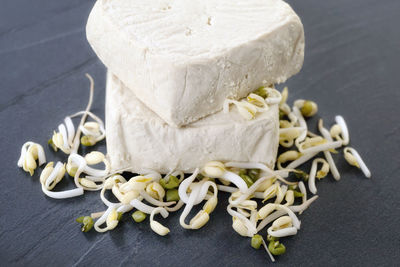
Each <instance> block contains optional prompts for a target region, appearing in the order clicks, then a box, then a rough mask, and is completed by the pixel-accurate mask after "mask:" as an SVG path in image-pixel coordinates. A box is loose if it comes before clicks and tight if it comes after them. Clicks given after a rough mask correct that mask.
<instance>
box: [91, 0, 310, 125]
mask: <svg viewBox="0 0 400 267" xmlns="http://www.w3.org/2000/svg"><path fill="white" fill-rule="evenodd" d="M86 33H87V38H88V41H89V43H90V44H91V46H92V47H93V49H94V51H95V52H96V54H97V55H98V56H99V58H100V59H101V60H102V61H103V63H104V64H105V65H106V66H107V67H108V69H109V70H110V71H111V72H113V73H114V74H115V75H117V76H118V77H119V78H120V79H121V80H122V81H123V82H124V84H125V85H126V86H127V87H128V88H130V89H131V90H133V91H134V93H135V94H136V96H137V97H138V98H139V99H140V100H141V101H142V102H143V103H144V104H145V105H146V106H148V107H149V108H150V109H151V110H153V111H154V112H155V113H157V114H158V115H159V116H160V117H161V118H162V119H163V120H164V121H166V122H167V123H168V124H170V125H173V126H182V125H186V124H188V123H191V122H194V121H196V120H198V119H200V118H203V117H205V116H206V115H209V114H212V113H215V112H217V111H219V110H221V109H222V106H223V102H224V100H225V98H235V99H238V98H241V97H244V96H246V95H247V94H248V93H249V92H251V91H253V90H254V89H256V88H258V87H259V86H262V85H269V84H276V83H281V82H284V81H285V80H286V79H287V78H289V77H290V76H292V75H293V74H295V73H297V72H298V71H299V70H300V69H301V66H302V64H303V58H304V32H303V25H302V23H301V21H300V19H299V17H298V16H297V15H296V13H295V12H294V11H293V10H292V9H291V7H290V6H289V5H288V4H286V3H285V2H283V1H280V0H235V1H233V0H173V1H172V0H170V1H167V0H162V1H161V0H146V1H143V0H98V1H97V2H96V4H95V6H94V8H93V10H92V11H91V14H90V16H89V20H88V23H87V28H86Z"/></svg>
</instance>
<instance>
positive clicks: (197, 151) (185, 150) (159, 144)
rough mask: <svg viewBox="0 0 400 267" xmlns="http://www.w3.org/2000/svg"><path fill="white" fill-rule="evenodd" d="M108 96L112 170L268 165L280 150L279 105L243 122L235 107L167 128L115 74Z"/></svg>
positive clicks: (111, 79)
mask: <svg viewBox="0 0 400 267" xmlns="http://www.w3.org/2000/svg"><path fill="white" fill-rule="evenodd" d="M106 91H107V96H106V135H107V138H106V140H107V153H108V157H109V159H110V162H111V168H112V169H113V170H119V169H123V168H126V167H131V168H132V171H133V172H136V173H143V172H146V171H148V170H155V171H158V172H160V173H168V172H170V171H173V170H181V171H184V172H187V173H190V172H193V170H194V169H195V168H197V167H202V166H203V165H204V164H205V163H207V162H208V161H211V160H222V161H251V162H262V163H265V164H267V165H268V166H270V167H272V166H273V164H274V162H275V158H276V154H277V149H278V141H279V132H278V130H279V129H278V127H279V118H278V107H277V105H273V106H271V107H270V109H269V110H268V111H267V112H263V113H258V114H257V116H256V118H255V119H253V120H251V121H247V120H245V119H244V118H243V117H242V116H241V115H240V114H239V113H238V111H237V110H235V108H234V107H232V108H231V109H232V110H231V111H230V112H229V113H223V112H222V111H221V112H218V113H216V114H213V115H210V116H207V117H206V118H204V119H201V120H198V121H196V122H194V123H191V124H189V125H187V126H184V127H181V128H176V127H172V126H170V125H168V124H166V123H165V122H164V121H163V120H162V119H161V118H160V117H159V116H158V115H156V114H155V113H154V112H152V111H151V110H150V109H149V108H147V107H146V106H145V105H144V104H142V103H141V102H140V101H139V100H138V99H137V98H136V97H135V95H134V94H133V92H132V91H131V90H129V89H128V88H126V87H125V86H124V85H123V84H122V82H121V81H119V80H118V78H117V77H116V76H114V75H111V74H108V77H107V88H106Z"/></svg>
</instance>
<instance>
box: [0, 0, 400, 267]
mask: <svg viewBox="0 0 400 267" xmlns="http://www.w3.org/2000/svg"><path fill="white" fill-rule="evenodd" d="M290 2H291V4H292V6H293V8H294V9H295V10H296V12H298V14H299V15H300V17H301V19H302V21H303V23H304V27H305V34H306V56H305V62H304V67H303V69H302V71H301V73H299V74H298V75H296V76H295V77H293V78H291V79H290V80H289V81H288V82H287V85H288V86H289V89H290V91H291V97H290V99H291V100H293V99H295V98H300V97H301V98H311V99H314V100H316V101H317V102H318V103H319V105H320V112H319V114H318V115H319V116H321V117H323V118H324V119H325V122H326V123H327V124H328V123H329V124H330V123H332V122H333V116H334V115H336V114H342V115H343V116H344V117H345V118H346V120H347V122H348V125H349V127H350V133H351V145H352V146H354V147H355V148H357V149H358V151H359V152H360V153H361V155H362V156H363V157H364V159H365V161H366V162H367V164H368V166H369V167H370V169H371V171H372V173H373V177H372V179H371V180H368V179H365V178H364V177H363V175H362V173H361V172H360V171H358V170H357V169H355V168H352V167H350V166H348V165H347V164H346V163H345V162H344V160H343V159H342V158H341V157H339V156H336V157H335V158H336V161H337V163H338V167H339V169H340V171H341V173H342V180H341V181H340V182H334V181H333V178H332V177H331V176H329V177H327V178H326V179H325V180H324V181H323V182H320V183H318V194H319V196H320V198H319V200H318V201H317V202H315V204H313V205H312V206H311V207H310V208H309V209H308V210H307V211H306V212H305V213H304V214H303V215H302V216H301V217H300V219H301V221H302V228H301V230H300V232H299V233H298V235H296V236H294V237H291V238H286V241H285V245H286V247H287V253H286V254H285V255H283V256H281V257H277V264H278V265H280V264H287V265H303V266H308V265H316V266H318V265H322V264H324V265H326V264H327V265H339V264H340V265H358V266H361V265H369V266H373V265H398V264H399V260H400V234H399V223H400V205H399V204H400V201H399V200H400V198H399V186H400V177H399V166H400V161H399V155H400V153H399V152H400V149H399V142H400V138H399V133H400V131H399V115H400V112H399V111H400V110H399V100H400V94H399V92H400V90H399V85H400V68H399V61H400V55H399V54H400V30H399V27H400V1H398V0H387V1H377V0H375V1H372V0H351V1H350V0H348V1H344V0H335V1H321V0H302V1H290ZM93 3H94V1H92V0H90V1H89V0H86V1H82V0H69V1H54V0H40V1H39V0H36V1H32V0H24V1H22V0H2V1H1V3H0V88H1V97H0V123H1V135H0V138H1V157H0V162H1V192H0V201H1V206H0V258H1V261H0V262H1V265H3V266H5V265H6V266H8V265H19V266H22V265H28V264H29V265H32V266H43V264H45V265H47V266H56V265H67V266H70V265H77V266H85V265H86V266H88V265H89V266H90V265H95V264H96V265H134V264H138V265H150V264H151V265H156V266H160V265H167V266H169V265H172V266H184V265H189V264H191V265H195V266H200V265H206V264H212V265H217V266H220V265H228V266H246V265H247V266H248V265H257V266H262V265H265V264H270V261H269V259H268V257H267V255H266V254H265V253H264V252H263V251H256V250H253V249H252V248H251V247H250V245H249V240H248V239H245V238H242V237H240V236H238V235H237V234H236V233H234V231H233V230H232V228H231V217H230V216H229V215H228V214H227V213H226V212H225V209H224V206H226V195H224V196H223V197H222V198H221V201H220V205H219V206H218V208H217V211H216V212H215V213H213V214H212V216H211V221H210V223H209V224H207V226H206V227H204V228H203V229H201V230H199V231H186V230H183V229H182V228H181V227H180V226H179V224H178V217H179V214H172V216H170V217H169V218H168V219H167V220H166V222H165V223H166V224H167V225H168V227H170V229H171V234H170V235H169V236H168V237H159V236H157V235H156V234H154V233H152V232H151V230H150V227H149V226H148V223H144V224H140V225H138V224H134V223H132V220H131V218H129V216H126V217H125V218H124V219H123V222H122V223H121V224H120V225H119V226H118V228H117V229H115V230H114V231H112V232H109V233H105V234H101V233H96V232H95V231H92V232H90V233H85V234H83V233H81V232H80V228H79V225H78V224H77V223H75V222H74V219H75V218H76V217H77V216H80V215H84V214H89V213H90V212H94V211H101V210H103V209H104V206H103V204H102V203H101V201H100V199H99V196H98V193H90V192H89V193H87V194H85V195H84V196H82V197H78V198H75V199H70V200H54V199H50V198H47V197H46V196H44V195H43V194H42V192H41V189H40V183H39V181H38V176H39V175H38V174H37V173H39V172H36V173H35V175H34V176H33V177H30V176H29V175H27V174H26V173H24V172H23V171H22V170H21V169H18V168H17V166H16V162H17V159H18V156H19V151H20V147H21V145H22V144H23V143H24V142H25V141H27V140H34V141H36V142H40V143H42V144H46V142H47V140H48V138H49V137H50V135H51V133H52V130H53V129H56V127H57V125H58V124H59V123H60V122H61V121H62V119H63V118H64V117H65V116H66V115H68V114H71V113H74V112H75V111H78V110H81V109H83V108H84V106H85V105H86V101H87V97H88V89H87V88H88V81H87V79H86V78H85V76H84V73H85V72H88V73H90V74H92V75H93V77H94V79H95V82H96V93H95V98H94V100H95V102H94V105H93V112H94V113H96V114H99V115H100V116H101V117H103V116H104V82H105V68H104V66H103V65H102V63H101V62H100V61H99V60H98V59H97V58H96V56H95V54H94V53H93V51H92V50H91V49H90V47H89V45H88V43H87V41H86V38H85V23H86V19H87V16H88V13H89V11H90V9H91V7H92V5H93ZM280 88H281V87H280ZM312 122H314V123H315V122H316V120H313V121H312ZM45 149H46V155H47V157H48V159H49V160H57V159H63V160H65V157H64V156H62V155H61V154H55V153H54V152H51V151H50V150H49V148H48V147H47V146H45ZM100 149H104V144H103V145H101V146H100ZM68 180H69V178H66V179H65V181H63V183H62V184H61V185H60V186H59V187H58V188H61V189H62V188H63V187H65V188H67V187H72V182H71V181H70V180H69V181H68Z"/></svg>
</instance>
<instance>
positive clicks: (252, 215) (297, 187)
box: [18, 74, 371, 261]
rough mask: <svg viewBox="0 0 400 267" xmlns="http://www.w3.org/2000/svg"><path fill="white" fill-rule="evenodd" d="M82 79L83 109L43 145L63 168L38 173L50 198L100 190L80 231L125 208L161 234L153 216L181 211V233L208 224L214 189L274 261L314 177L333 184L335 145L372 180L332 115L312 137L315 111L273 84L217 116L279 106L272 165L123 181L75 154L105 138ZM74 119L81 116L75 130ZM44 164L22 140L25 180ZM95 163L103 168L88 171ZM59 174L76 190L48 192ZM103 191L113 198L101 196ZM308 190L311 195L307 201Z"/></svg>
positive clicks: (101, 225) (296, 223)
mask: <svg viewBox="0 0 400 267" xmlns="http://www.w3.org/2000/svg"><path fill="white" fill-rule="evenodd" d="M86 76H87V77H88V79H89V81H90V97H89V102H88V105H87V107H86V109H85V110H84V111H80V112H77V113H75V114H72V115H70V116H67V117H66V118H65V119H64V122H63V123H61V124H60V125H59V126H58V129H57V131H54V132H53V136H52V137H51V139H50V140H49V142H48V144H49V145H50V146H51V147H52V148H53V149H54V150H55V151H58V150H60V151H62V152H63V153H65V154H67V155H68V160H67V162H65V163H62V162H57V163H54V162H49V163H47V165H46V166H45V167H44V168H43V170H42V172H41V174H40V183H41V185H42V191H43V193H44V194H46V195H47V196H48V197H51V198H57V199H63V198H71V197H76V196H79V195H82V194H84V193H85V191H100V199H101V201H102V202H103V203H104V205H105V206H106V209H105V210H104V211H101V212H95V213H92V214H90V215H87V216H81V217H79V218H77V219H76V221H77V222H78V223H80V224H81V226H82V231H83V232H87V231H90V230H91V229H92V228H94V229H95V230H96V231H97V232H106V231H109V230H112V229H114V228H115V227H117V226H118V223H119V221H120V219H121V217H122V216H123V215H124V214H126V213H131V212H132V211H133V212H132V213H131V216H132V219H133V220H134V221H135V222H136V223H140V222H143V221H145V219H146V217H147V216H149V224H150V227H151V229H152V230H153V231H154V232H155V233H157V234H159V235H161V236H164V235H167V234H168V233H169V232H170V230H169V229H168V228H167V227H166V226H165V225H163V224H162V223H161V222H160V221H159V220H156V218H155V216H156V215H158V214H159V215H161V216H162V217H163V218H166V217H168V216H169V213H170V212H176V211H179V210H182V211H181V214H180V218H179V223H180V225H181V226H182V227H183V228H185V229H199V228H201V227H203V226H204V225H205V224H206V223H207V222H208V221H209V219H210V216H211V213H212V212H213V211H214V209H215V207H216V206H217V204H218V192H219V191H221V192H227V193H229V194H230V196H229V205H228V206H227V207H226V210H227V212H228V213H229V214H230V215H231V216H232V228H233V230H234V231H236V232H237V233H238V234H239V235H241V236H244V237H249V238H251V246H252V247H253V248H255V249H259V248H260V247H261V246H263V247H264V248H265V250H266V252H267V253H268V255H269V256H270V258H271V260H272V261H275V259H274V256H277V255H281V254H283V253H285V251H286V247H285V246H284V244H283V243H282V239H281V238H283V237H286V236H291V235H296V234H297V232H298V231H299V230H300V226H301V222H300V220H299V218H298V215H300V214H302V213H303V212H304V211H305V210H306V209H307V208H308V207H309V206H310V204H311V203H313V202H314V201H315V200H316V199H317V198H318V195H316V193H317V187H316V178H317V179H318V180H320V179H323V178H325V177H326V176H327V175H328V173H331V174H332V176H333V178H334V179H336V180H339V179H340V173H339V171H338V169H337V167H336V165H335V162H334V160H333V155H334V154H338V153H339V152H338V149H339V148H341V147H344V149H343V154H344V158H345V159H346V161H347V162H348V163H349V164H351V165H353V166H355V167H357V168H360V169H361V170H362V172H363V173H364V174H365V176H366V177H368V178H369V177H370V176H371V173H370V171H369V170H368V168H367V166H366V165H365V163H364V161H363V160H362V158H361V157H360V155H359V154H358V153H357V151H356V150H355V149H354V148H351V147H348V144H349V140H350V138H349V132H348V128H347V126H346V122H345V120H344V119H343V117H341V116H336V117H335V121H336V124H334V125H333V126H332V127H331V128H330V129H329V130H328V129H327V128H325V127H324V125H323V121H322V120H319V123H318V130H319V134H317V133H313V132H311V131H309V130H308V126H307V123H306V118H307V117H311V116H313V115H315V114H316V113H317V110H318V107H317V104H316V103H315V102H313V101H310V100H302V99H299V100H296V101H295V102H294V104H293V106H292V108H291V107H290V106H289V105H288V104H287V98H288V89H287V88H284V90H283V91H282V93H280V92H279V91H277V90H276V89H274V88H273V87H261V88H259V89H257V90H256V91H254V92H253V93H251V94H249V96H248V97H247V98H245V99H242V100H240V101H236V100H230V99H227V100H226V102H225V105H224V112H229V108H230V105H231V104H233V105H235V106H236V108H237V109H238V111H239V113H240V114H241V115H242V116H243V117H244V118H245V119H246V120H252V119H254V118H255V117H256V116H257V113H262V112H265V111H266V110H268V109H269V106H270V105H276V104H278V105H279V144H280V146H281V147H282V148H283V149H284V150H286V151H285V152H283V153H281V154H280V155H278V157H277V161H276V168H271V166H267V165H265V164H262V163H258V162H221V161H211V162H208V163H207V164H206V165H205V166H200V167H201V168H200V167H199V168H197V169H196V170H195V171H194V172H193V174H191V175H190V176H188V177H185V174H184V173H183V172H182V171H179V170H177V171H173V172H171V173H168V174H166V175H164V176H162V175H161V174H160V173H158V172H156V171H151V170H149V171H148V172H147V173H142V174H137V175H132V174H130V176H131V177H130V178H129V179H127V178H126V176H127V175H126V172H129V171H130V169H129V168H126V169H123V170H116V171H111V167H110V163H109V160H108V158H107V155H104V154H103V153H101V152H99V151H92V152H90V153H88V154H86V155H84V156H83V155H79V154H78V149H79V146H80V145H83V146H87V147H90V146H93V145H95V144H96V143H97V142H100V141H101V140H103V139H104V138H105V128H104V123H103V121H102V120H101V119H100V118H99V117H97V116H96V115H94V114H93V113H91V112H90V108H91V105H92V100H93V91H94V82H93V79H92V77H91V76H90V75H88V74H86ZM73 118H80V122H79V125H78V126H77V127H76V128H75V126H74V123H73V121H72V119H73ZM308 161H312V163H311V169H310V170H309V172H306V171H304V170H301V169H299V167H300V166H301V165H303V164H304V163H305V162H308ZM45 163H46V157H45V153H44V149H43V147H42V146H41V145H40V144H38V143H35V142H31V141H29V142H26V143H25V144H24V145H23V146H22V149H21V156H20V158H19V160H18V166H19V167H22V168H23V170H24V171H26V172H29V174H30V175H31V176H32V175H33V174H34V171H35V170H36V169H37V168H38V166H42V165H43V164H45ZM98 164H102V165H104V167H103V168H101V169H98V168H95V165H98ZM123 172H125V173H124V174H125V175H124V176H122V173H123ZM66 173H67V174H68V175H69V176H71V177H72V178H73V180H74V184H75V187H76V188H74V189H70V190H66V191H53V189H54V188H55V186H56V185H57V184H58V183H59V182H60V181H61V180H62V179H63V178H64V177H65V176H66ZM307 188H308V190H307ZM107 190H109V191H111V193H112V195H113V196H114V197H115V199H117V200H118V201H116V202H113V201H111V200H109V199H107V197H106V191H107ZM310 193H311V194H312V195H313V196H311V197H309V195H310ZM200 204H202V205H203V206H202V208H201V209H200V211H199V212H197V214H196V215H195V216H193V217H192V218H188V216H189V214H190V211H191V210H192V209H193V207H194V206H196V205H200ZM264 228H265V229H266V232H267V235H266V236H264V237H263V236H262V235H261V234H260V232H261V231H262V230H264Z"/></svg>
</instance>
